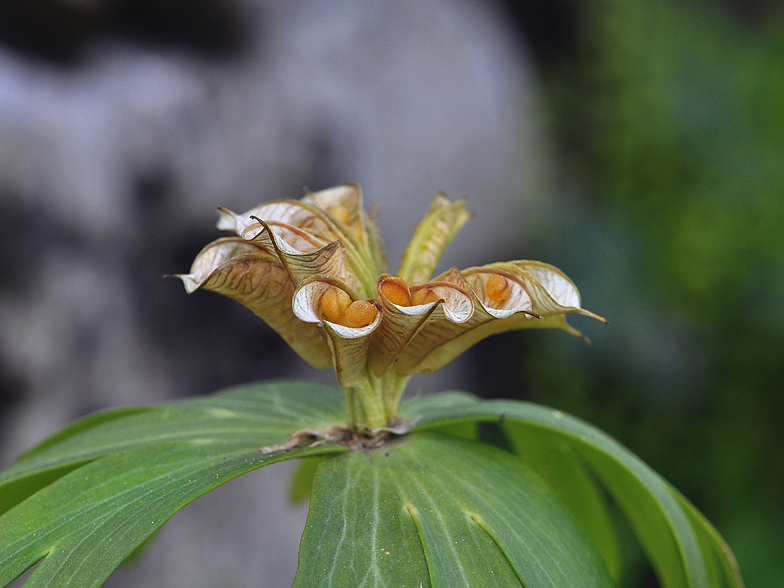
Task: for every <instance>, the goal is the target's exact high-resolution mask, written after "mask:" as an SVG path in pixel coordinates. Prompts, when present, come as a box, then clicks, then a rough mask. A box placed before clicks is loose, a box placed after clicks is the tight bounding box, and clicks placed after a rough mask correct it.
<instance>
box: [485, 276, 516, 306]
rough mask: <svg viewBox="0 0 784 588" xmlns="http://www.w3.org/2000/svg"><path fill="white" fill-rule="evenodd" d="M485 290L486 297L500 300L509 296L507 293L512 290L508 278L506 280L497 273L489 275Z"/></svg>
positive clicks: (496, 300)
mask: <svg viewBox="0 0 784 588" xmlns="http://www.w3.org/2000/svg"><path fill="white" fill-rule="evenodd" d="M485 291H486V292H487V297H488V298H489V299H490V300H493V301H495V302H501V301H503V300H506V299H507V298H508V297H509V294H510V293H511V291H512V286H511V285H510V284H509V280H507V279H506V278H505V277H504V276H502V275H499V274H491V275H490V277H488V278H487V283H486V284H485Z"/></svg>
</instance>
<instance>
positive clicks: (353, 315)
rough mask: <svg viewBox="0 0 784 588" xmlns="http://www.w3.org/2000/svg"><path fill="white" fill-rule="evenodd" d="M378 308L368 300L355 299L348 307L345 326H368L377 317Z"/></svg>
mask: <svg viewBox="0 0 784 588" xmlns="http://www.w3.org/2000/svg"><path fill="white" fill-rule="evenodd" d="M377 313H378V310H376V307H375V306H373V304H372V303H370V302H368V301H367V300H355V301H354V302H352V303H351V304H349V305H348V306H347V307H346V316H345V319H346V320H345V322H344V324H345V326H347V327H366V326H368V325H369V324H370V323H372V322H373V320H374V319H375V318H376V314H377Z"/></svg>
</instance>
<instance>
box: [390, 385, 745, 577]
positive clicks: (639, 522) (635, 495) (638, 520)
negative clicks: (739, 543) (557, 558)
mask: <svg viewBox="0 0 784 588" xmlns="http://www.w3.org/2000/svg"><path fill="white" fill-rule="evenodd" d="M401 414H402V416H404V417H406V418H419V421H418V424H417V427H416V428H417V430H427V429H428V428H430V427H433V426H439V427H440V426H443V425H445V424H452V423H460V422H464V421H477V420H478V421H490V422H496V423H498V424H499V425H500V426H501V427H502V428H503V429H504V431H505V432H506V433H507V435H508V436H509V439H510V442H511V444H512V446H513V447H514V448H515V449H516V451H518V452H519V453H520V455H521V456H523V458H526V456H527V455H529V454H528V452H527V449H528V448H532V447H534V448H535V447H537V446H539V447H548V446H552V447H561V448H562V450H563V451H571V452H573V455H574V456H577V457H579V461H581V462H582V463H583V464H585V466H587V468H588V470H589V472H590V474H591V476H593V477H595V478H596V479H597V480H598V481H599V483H600V484H601V485H602V486H603V487H604V488H605V489H606V490H607V492H608V493H609V494H610V495H611V496H612V497H613V498H614V499H615V501H617V502H618V504H619V505H620V506H621V508H622V509H623V511H624V513H625V514H626V516H627V518H628V519H629V521H630V523H631V525H632V527H633V528H634V530H635V532H636V534H637V537H638V538H639V540H640V542H641V544H642V546H643V548H644V550H645V551H646V553H647V555H648V557H649V558H650V560H651V562H652V564H653V566H654V569H655V570H656V572H657V575H658V576H659V579H660V581H661V583H662V585H663V586H664V588H718V587H722V586H727V587H741V586H743V582H742V580H741V578H740V575H739V574H738V572H737V568H735V567H734V566H733V565H732V561H733V560H732V559H731V555H728V554H729V548H728V547H727V546H726V544H725V543H724V542H723V540H722V539H721V537H720V536H719V535H718V534H717V533H716V532H715V531H713V530H712V529H711V528H710V527H706V526H705V525H706V523H705V522H704V519H702V517H701V515H699V514H698V513H696V511H695V510H694V509H693V507H690V506H689V507H687V506H685V505H687V504H688V503H686V501H685V499H683V497H682V496H681V495H680V494H679V493H678V492H677V490H675V489H674V488H672V487H671V486H670V485H669V484H668V483H667V482H666V481H664V480H663V479H662V478H661V477H660V476H659V475H658V474H656V473H655V472H653V471H652V470H651V469H650V468H649V467H648V466H646V465H645V464H644V463H643V462H642V461H640V459H639V458H637V457H636V456H635V455H633V454H632V453H631V452H629V451H628V450H627V449H625V448H624V447H622V446H621V445H620V444H619V443H618V442H617V441H615V440H613V439H612V438H610V437H609V436H607V435H606V434H604V433H602V432H601V431H599V430H597V429H595V428H593V427H591V426H590V425H587V424H586V423H583V422H582V421H580V420H578V419H576V418H573V417H569V416H567V415H564V414H563V413H561V412H560V411H557V410H552V409H548V408H545V407H541V406H536V405H533V404H529V403H525V402H516V401H484V402H482V401H474V402H471V401H470V400H468V399H466V400H464V401H462V402H455V400H454V397H453V396H449V397H448V398H447V399H445V401H444V403H443V406H439V402H438V400H437V398H430V399H428V401H427V402H426V403H422V402H419V401H417V400H414V401H411V402H409V403H408V404H406V405H404V406H403V408H402V410H401ZM567 448H568V449H567ZM534 453H535V450H534ZM567 455H568V454H567ZM537 464H538V465H537ZM530 465H531V466H532V467H534V468H535V469H536V470H537V471H539V472H540V473H542V474H543V475H544V476H547V477H549V478H550V483H552V484H555V485H560V484H562V483H564V480H563V477H564V476H563V474H559V473H557V472H555V471H554V469H555V466H551V465H549V464H547V463H546V461H544V460H542V459H541V456H540V457H539V458H534V459H530ZM572 465H573V466H574V467H576V464H572ZM558 467H561V466H558ZM569 467H572V466H569ZM551 468H552V469H551ZM581 477H583V476H581ZM559 478H561V480H560V481H559ZM570 483H571V484H577V481H576V480H572V481H571V482H570ZM583 483H584V484H591V483H592V482H591V481H590V477H589V478H586V477H583ZM557 491H558V492H559V494H560V495H561V496H562V497H564V498H565V499H566V501H567V504H569V505H570V508H571V509H572V510H573V511H574V510H575V509H577V508H580V507H579V505H580V504H586V501H587V504H589V506H588V508H591V509H592V510H593V511H594V513H600V512H601V510H602V507H601V505H600V503H598V502H595V501H594V500H593V499H592V498H590V496H591V495H592V494H594V491H593V490H592V489H590V488H588V489H583V491H582V495H581V493H579V492H578V493H577V494H572V492H571V491H568V492H567V491H566V489H564V488H560V489H559V490H557ZM590 503H593V505H592V506H591V505H590ZM580 518H581V519H583V523H584V524H586V531H587V532H588V533H589V534H590V535H591V537H592V539H593V540H594V541H596V542H597V544H598V546H599V547H600V549H601V550H602V553H603V555H604V557H605V561H606V562H607V565H608V567H609V568H610V569H612V568H613V566H614V564H613V556H612V555H610V553H611V550H609V549H608V547H607V545H606V544H605V540H604V539H601V538H599V537H601V536H602V535H604V534H605V533H604V531H603V530H602V527H604V526H605V523H604V522H599V523H598V524H597V523H595V522H594V523H591V522H589V523H585V521H586V519H588V518H591V519H592V518H593V517H580ZM602 518H603V515H599V519H597V520H599V521H601V519H602Z"/></svg>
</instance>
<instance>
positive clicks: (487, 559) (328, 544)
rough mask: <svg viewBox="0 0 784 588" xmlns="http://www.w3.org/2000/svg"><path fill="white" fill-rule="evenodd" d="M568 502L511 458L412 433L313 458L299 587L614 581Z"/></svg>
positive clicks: (452, 587)
mask: <svg viewBox="0 0 784 588" xmlns="http://www.w3.org/2000/svg"><path fill="white" fill-rule="evenodd" d="M611 585H612V583H611V581H610V579H609V576H608V575H607V571H606V570H605V568H604V566H603V565H602V563H601V561H600V559H599V557H598V555H597V554H596V553H595V552H594V551H593V548H592V546H591V544H590V542H589V541H588V540H587V538H586V537H585V535H584V534H583V532H582V530H581V529H580V528H579V526H578V525H577V524H576V522H575V521H574V520H573V519H572V518H571V516H570V515H569V513H568V512H567V510H566V509H565V507H564V506H563V505H562V504H561V503H560V502H559V501H558V499H557V498H556V497H555V496H554V495H553V494H552V492H551V491H550V490H549V489H548V488H547V487H546V486H544V485H543V484H542V482H541V481H540V480H539V479H538V478H537V477H536V476H535V475H533V474H532V473H531V472H530V471H529V470H528V469H527V468H526V467H525V466H524V465H523V464H522V462H520V461H519V460H518V459H516V458H515V457H514V456H512V455H510V454H508V453H506V452H503V451H501V450H499V449H496V448H493V447H491V446H489V445H486V444H482V443H476V442H471V441H465V440H461V439H458V438H455V437H444V436H439V435H432V434H428V435H417V436H414V437H413V438H408V439H404V440H401V441H399V442H397V443H392V444H390V445H388V446H386V447H384V448H381V449H378V450H373V451H353V452H350V453H348V454H345V455H342V456H340V457H337V458H334V459H327V460H325V461H324V462H322V464H321V465H320V466H319V468H318V471H317V475H316V484H315V487H314V490H313V496H312V499H311V511H310V514H309V515H308V522H307V525H306V528H305V533H304V535H303V538H302V545H301V548H300V567H299V570H298V571H297V577H296V580H295V582H294V586H308V587H311V586H324V587H327V586H335V587H337V586H340V587H343V586H352V587H353V586H364V587H370V586H389V587H396V588H397V587H407V586H411V587H419V586H433V587H444V588H457V587H460V586H482V587H485V586H502V587H507V586H540V587H547V586H551V587H559V588H560V587H563V586H570V587H574V588H579V587H587V586H596V587H598V586H611Z"/></svg>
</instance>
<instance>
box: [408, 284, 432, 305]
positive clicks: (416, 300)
mask: <svg viewBox="0 0 784 588" xmlns="http://www.w3.org/2000/svg"><path fill="white" fill-rule="evenodd" d="M438 301H439V298H438V294H436V293H435V292H434V291H433V290H432V289H431V288H420V289H419V290H417V291H416V292H414V293H413V294H412V295H411V306H420V305H422V304H430V303H431V302H438Z"/></svg>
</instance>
